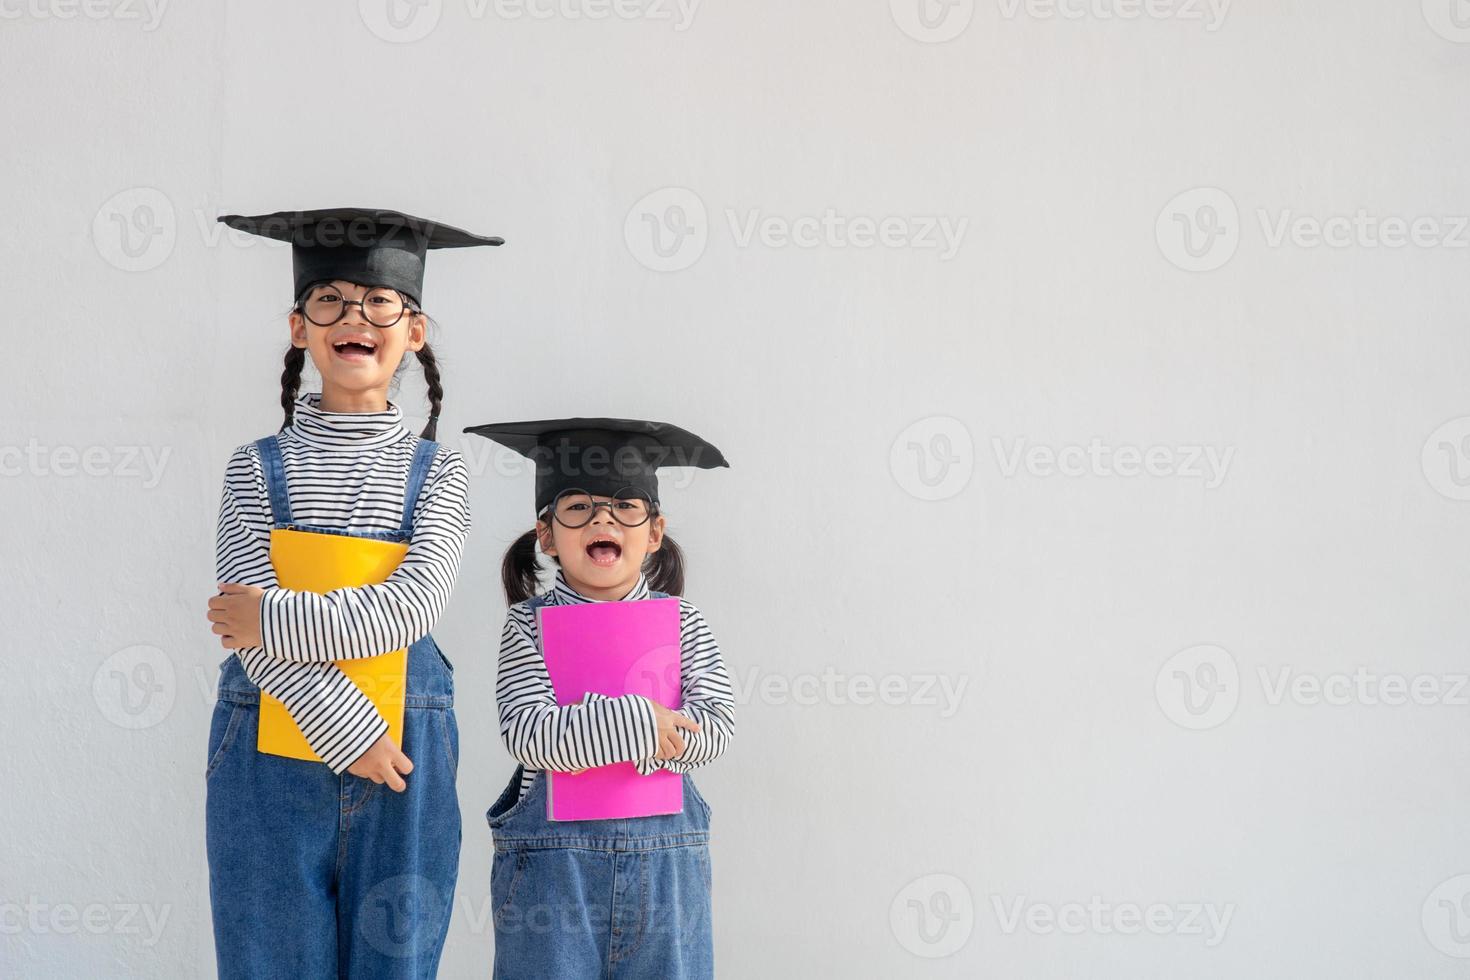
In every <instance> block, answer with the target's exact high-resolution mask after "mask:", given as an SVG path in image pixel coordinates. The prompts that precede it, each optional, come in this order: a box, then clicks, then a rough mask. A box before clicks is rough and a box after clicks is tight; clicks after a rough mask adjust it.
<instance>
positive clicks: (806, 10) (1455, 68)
mask: <svg viewBox="0 0 1470 980" xmlns="http://www.w3.org/2000/svg"><path fill="white" fill-rule="evenodd" d="M388 2H390V3H391V4H392V6H391V7H389V6H385V2H384V0H362V3H361V4H360V5H358V4H353V3H342V2H337V3H323V4H297V3H288V2H281V0H278V2H269V3H265V2H258V3H231V4H183V3H177V4H168V5H167V6H166V7H162V8H161V9H159V7H158V6H157V3H155V6H154V7H153V8H150V7H149V6H147V5H146V4H145V3H144V0H89V5H88V6H85V7H83V6H81V4H80V0H77V2H69V0H0V13H3V19H0V45H3V48H0V81H3V84H4V91H5V93H6V95H5V99H4V108H3V110H0V111H3V120H4V126H3V132H4V137H3V139H0V158H3V161H4V169H3V177H4V179H3V182H0V183H3V190H0V195H3V201H4V205H3V221H4V234H3V237H0V269H3V270H4V272H3V274H0V288H3V291H4V296H5V299H6V302H5V311H4V313H3V315H0V324H3V326H0V330H3V337H4V341H5V344H4V350H5V362H6V368H5V372H4V373H5V382H6V383H5V386H4V391H5V395H4V411H3V412H0V454H3V455H0V464H3V466H4V476H3V479H0V506H3V513H4V521H3V527H4V535H3V553H4V561H3V563H0V596H3V597H4V598H3V599H0V631H3V638H4V643H3V651H4V653H3V656H4V658H5V664H6V667H7V669H6V670H5V672H4V675H3V677H4V680H3V683H0V719H3V722H0V731H3V733H4V736H5V745H4V749H3V751H0V756H3V757H4V760H5V761H4V765H3V770H0V771H3V773H4V789H3V791H0V826H3V828H4V843H3V850H0V974H3V975H5V976H7V977H11V976H17V977H70V976H91V977H124V976H127V977H132V976H136V977H196V976H206V975H209V974H210V973H211V971H212V970H213V962H214V961H213V949H212V941H211V936H210V928H209V908H208V893H207V878H206V869H205V858H204V846H203V793H204V784H203V778H202V773H203V768H204V762H205V759H204V750H205V738H206V733H207V728H208V718H209V714H210V706H211V691H212V684H213V680H214V676H215V671H216V665H217V663H218V662H219V660H220V658H221V652H220V651H219V649H218V648H217V647H215V646H214V645H213V642H214V641H213V638H212V637H211V635H210V633H209V632H208V629H207V624H206V623H205V620H204V602H205V599H206V597H207V596H208V595H210V594H212V592H213V580H212V575H213V564H212V562H213V533H214V523H215V517H216V508H217V505H218V496H219V483H220V479H221V475H222V470H223V466H224V462H225V460H226V458H227V457H228V455H229V453H230V451H231V450H232V449H233V448H234V447H236V446H238V445H240V444H242V443H244V442H246V441H249V440H251V439H254V438H257V437H259V436H261V435H264V434H266V433H268V432H271V431H274V429H275V428H276V426H277V425H278V420H279V410H278V408H277V396H278V389H277V381H276V378H277V375H278V373H279V370H280V367H279V357H280V354H281V352H282V351H283V349H284V346H285V343H286V326H285V322H284V316H283V312H284V310H285V308H286V307H287V306H288V304H289V302H290V289H289V281H290V280H289V275H290V273H289V266H290V259H289V252H288V251H286V250H284V249H281V248H277V247H270V246H266V245H258V244H242V243H239V242H236V241H232V240H231V239H230V238H228V237H225V236H222V235H221V234H220V228H219V227H218V226H216V224H215V223H214V217H215V216H216V215H217V214H220V213H226V212H245V213H249V212H254V211H268V210H276V209H282V208H301V207H317V206H328V205H342V204H367V205H382V206H389V207H396V208H401V209H404V210H409V211H413V212H417V213H423V214H427V215H430V216H433V217H436V218H439V219H441V220H445V221H448V222H450V223H452V224H458V225H462V226H463V227H467V228H470V229H472V230H474V231H478V232H483V233H490V234H501V235H504V236H505V237H506V239H507V241H508V244H507V245H505V246H504V247H503V248H501V249H498V250H493V251H492V250H480V251H478V252H476V251H466V252H463V253H459V254H439V255H436V256H435V257H434V259H433V261H432V262H431V264H430V269H429V276H428V300H429V304H428V305H429V309H430V312H431V313H432V314H434V315H435V317H436V319H437V320H438V321H439V322H440V324H441V326H442V329H441V331H440V332H439V334H438V335H437V336H436V337H435V338H434V339H435V343H436V346H437V347H438V348H439V349H440V351H441V357H442V359H443V362H444V365H445V384H446V389H447V400H446V417H445V420H444V427H443V429H442V430H441V431H443V432H446V433H448V438H449V439H450V441H451V442H452V443H458V444H460V448H461V449H463V450H464V451H465V452H466V453H467V454H468V455H469V457H470V460H471V464H472V466H473V467H474V468H475V469H474V471H475V474H476V482H475V485H474V513H475V522H476V526H475V530H474V534H473V537H472V541H471V544H470V549H469V552H468V555H467V559H466V562H465V566H464V573H463V576H462V578H461V580H460V583H459V589H458V594H457V596H456V598H455V600H454V602H453V603H452V604H451V606H450V608H449V610H448V611H447V613H446V614H445V616H444V618H443V620H442V622H441V623H440V625H439V626H438V627H437V628H436V629H435V634H436V636H437V637H438V638H439V640H440V643H441V644H442V645H443V647H444V648H445V650H446V651H447V652H448V653H449V655H450V656H451V657H452V658H453V659H454V660H455V661H456V663H457V665H458V672H457V678H458V693H459V717H460V724H461V730H462V738H463V755H462V762H461V778H460V792H461V797H462V802H463V809H464V815H465V843H464V851H463V864H462V868H461V883H460V888H459V892H458V896H457V905H456V912H455V919H454V924H453V931H452V933H451V936H450V938H449V942H448V946H447V949H446V953H445V958H444V971H443V975H444V976H447V977H479V976H485V975H487V974H488V969H489V962H490V956H491V939H492V937H491V933H490V930H489V927H488V919H487V917H486V916H487V914H488V913H487V908H486V906H487V893H488V878H489V867H490V855H491V845H490V835H489V831H488V829H487V828H486V827H485V824H484V820H483V812H484V810H485V808H486V807H487V806H488V805H489V803H490V802H491V801H492V800H493V799H494V797H495V795H496V794H497V792H498V791H499V789H500V788H501V786H502V785H503V783H504V781H505V779H506V776H507V774H508V773H509V770H510V763H509V761H508V758H507V756H506V754H505V752H504V751H503V749H502V748H501V746H500V744H499V742H498V740H497V738H496V734H495V726H494V722H493V717H494V715H493V702H492V691H493V680H494V658H495V647H496V640H497V638H498V635H499V632H500V625H501V617H502V615H503V608H504V607H503V600H502V597H501V595H500V593H499V589H498V578H497V564H498V560H499V557H500V554H501V552H502V551H503V549H504V547H505V545H506V544H507V543H508V542H509V541H510V540H511V539H512V538H513V537H514V536H515V535H516V534H518V533H519V532H520V531H521V530H522V529H523V528H524V527H525V526H526V523H527V517H528V510H529V506H530V495H531V481H530V478H529V476H526V475H524V474H522V475H510V476H507V475H504V474H502V473H500V472H497V466H496V462H495V457H494V455H493V454H492V453H490V452H489V445H488V444H485V443H474V442H469V441H468V440H466V439H464V438H463V437H461V436H459V435H458V432H459V429H460V428H462V427H463V426H465V425H468V424H473V423H477V422H483V421H487V420H491V419H506V418H515V417H544V416H560V415H576V414H588V415H603V414H606V415H622V416H635V417H650V418H657V419H667V420H670V421H675V422H678V423H680V424H682V425H685V426H687V427H688V428H690V429H693V430H694V431H696V432H699V433H701V434H702V435H705V436H707V437H708V438H710V439H711V440H712V441H714V442H715V443H716V444H717V445H719V446H720V447H721V448H722V449H723V450H724V451H725V452H726V453H727V455H728V456H729V458H730V459H731V461H732V463H733V468H732V469H729V470H720V471H715V472H711V473H703V472H701V473H700V474H699V476H698V478H697V479H693V480H688V479H685V480H682V481H681V480H670V481H667V482H669V483H671V484H674V485H675V487H676V489H672V490H671V491H670V492H669V493H668V495H667V496H668V506H669V510H670V512H671V519H672V533H673V534H674V535H675V536H676V538H677V539H679V540H680V541H681V542H682V543H683V544H684V546H685V547H686V549H687V551H688V556H689V560H690V568H691V575H690V583H689V595H690V597H691V598H692V599H694V600H695V601H696V602H697V603H698V604H699V605H700V606H701V607H702V608H703V609H704V610H705V613H706V615H707V617H708V619H709V620H710V622H711V624H712V626H713V627H714V629H715V631H716V633H717V635H718V636H719V638H720V640H721V641H722V645H723V647H724V650H725V654H726V657H727V660H728V662H729V665H730V668H731V670H732V672H733V673H734V675H735V677H736V679H737V683H738V684H739V685H740V686H741V688H742V692H743V693H742V697H741V704H740V708H739V718H738V731H737V736H738V737H737V739H736V741H735V743H734V746H733V748H732V750H731V752H730V753H729V754H728V755H727V756H726V757H725V758H724V759H722V760H721V761H720V762H719V763H718V764H716V765H714V766H712V767H711V768H710V769H708V770H707V771H706V772H705V773H703V774H702V775H701V777H700V783H701V786H702V787H703V788H704V792H705V794H706V796H707V797H708V798H709V799H710V800H711V802H712V804H713V806H714V808H715V830H716V835H717V838H718V840H717V842H716V844H715V845H714V864H715V879H716V898H715V901H716V911H717V917H718V922H717V927H716V944H717V951H718V959H719V962H720V967H721V975H722V976H726V977H737V978H739V977H767V976H769V977H798V976H844V977H865V978H866V977H874V978H879V977H882V978H887V977H935V978H939V977H972V976H982V975H983V976H987V977H1005V978H1033V977H1034V978H1053V977H1063V976H1066V977H1084V976H1085V977H1098V978H1102V977H1107V978H1130V980H1131V978H1143V977H1158V978H1165V977H1167V978H1177V977H1190V978H1225V977H1230V978H1244V977H1251V978H1256V977H1280V978H1307V977H1312V978H1319V977H1320V978H1338V977H1410V976H1412V977H1422V978H1430V977H1454V976H1463V975H1464V973H1465V971H1466V969H1467V965H1466V963H1465V961H1464V960H1463V959H1462V957H1465V956H1467V955H1470V877H1466V876H1467V875H1470V835H1467V834H1466V832H1465V823H1464V814H1465V812H1466V807H1467V805H1470V782H1467V780H1466V778H1465V773H1466V770H1467V765H1470V739H1467V738H1466V733H1467V719H1470V704H1467V701H1470V690H1467V689H1466V688H1465V687H1463V686H1462V685H1463V680H1464V678H1465V674H1466V671H1467V669H1470V668H1467V660H1466V645H1467V644H1466V641H1467V628H1466V618H1465V614H1464V609H1465V604H1464V596H1465V594H1466V588H1467V585H1470V567H1467V562H1466V560H1465V553H1466V552H1465V547H1464V542H1465V541H1466V540H1467V536H1470V503H1467V502H1466V500H1467V498H1470V387H1467V384H1466V381H1465V378H1466V369H1467V364H1470V330H1467V329H1466V328H1467V313H1466V311H1467V310H1470V275H1467V265H1466V263H1467V258H1470V247H1467V246H1470V231H1467V229H1466V224H1467V218H1466V215H1470V192H1467V178H1470V166H1467V163H1466V161H1467V160H1470V128H1467V126H1466V125H1465V123H1466V114H1465V106H1466V105H1467V104H1470V9H1467V8H1466V4H1465V3H1464V2H1463V0H1458V2H1459V6H1458V8H1456V7H1455V6H1454V4H1453V3H1452V0H1424V2H1423V3H1422V5H1421V3H1420V2H1419V0H1398V2H1388V0H1352V2H1348V0H1290V2H1265V0H1236V2H1234V3H1231V4H1228V5H1227V6H1225V7H1223V8H1222V7H1220V6H1219V2H1220V0H1217V2H1216V5H1215V6H1214V7H1211V6H1209V5H1208V4H1207V3H1205V2H1204V0H1147V2H1143V0H1070V2H1069V0H1060V2H1061V4H1062V5H1061V6H1060V7H1058V6H1054V5H1048V4H1046V3H1044V2H1043V0H995V2H993V3H992V2H986V3H973V2H972V0H953V2H950V3H949V4H948V5H947V6H946V5H943V4H940V3H938V2H937V0H925V2H926V3H928V4H929V5H928V6H927V7H925V8H922V11H921V8H920V7H919V6H918V0H893V2H892V3H891V4H890V3H887V2H885V0H866V2H863V3H853V2H850V0H845V2H839V0H817V2H808V3H799V4H781V3H756V4H752V3H744V4H741V3H729V2H721V0H704V2H703V3H700V4H698V5H697V6H696V7H695V8H694V9H693V10H692V12H691V11H689V10H688V8H687V7H686V8H685V9H684V10H683V11H681V10H680V8H679V7H678V6H676V5H675V4H674V3H673V0H668V2H667V3H665V2H663V0H660V3H659V4H657V5H654V4H653V3H652V0H623V2H622V3H620V5H619V6H617V7H613V6H611V5H607V4H604V5H601V6H599V5H598V0H555V2H553V0H525V3H524V4H522V3H519V2H512V0H502V2H500V4H499V5H498V6H497V5H496V3H494V2H488V0H487V2H481V0H423V2H421V3H419V4H418V5H417V6H410V5H408V4H405V3H403V2H402V0H388ZM533 12H534V14H535V15H534V16H533V15H532V14H533ZM921 12H922V13H923V15H924V19H921V17H920V14H921ZM390 14H391V15H392V17H393V19H392V20H390V19H389V15H390ZM383 130H388V131H391V132H394V133H397V134H399V135H398V136H397V138H395V139H393V140H391V141H389V142H388V143H387V144H383V143H381V142H380V141H379V140H378V139H377V138H376V137H374V138H372V139H369V138H368V137H369V134H374V133H377V132H380V131H383ZM648 195H653V196H652V197H648ZM1180 195H1183V196H1180ZM812 219H816V220H817V221H818V222H821V221H825V226H822V225H821V224H814V223H813V221H812ZM752 222H754V223H755V224H754V226H752ZM931 226H933V227H935V228H942V227H947V228H949V229H950V233H951V235H952V236H953V237H954V239H955V240H954V241H952V242H950V243H948V244H946V243H945V240H944V238H943V236H942V235H941V234H940V233H939V232H938V231H937V230H930V229H931ZM752 227H754V228H755V231H754V232H753V233H750V232H751V229H752ZM683 228H688V229H692V233H690V234H683V235H681V234H679V229H683ZM655 229H657V237H655V234H654V231H655ZM783 230H785V231H789V232H792V233H794V234H796V235H798V236H804V237H803V238H802V240H803V241H804V242H806V244H802V245H798V244H792V243H790V242H788V241H787V240H785V239H783V237H782V233H783ZM814 230H815V232H816V237H815V239H813V238H811V237H810V236H809V235H808V234H807V233H809V232H812V231H814ZM879 230H881V231H882V232H883V235H884V238H883V240H880V241H875V238H876V237H877V236H876V235H875V231H879ZM1314 230H1315V231H1316V232H1317V233H1318V234H1317V235H1316V237H1314ZM1324 235H1325V236H1326V238H1328V239H1330V240H1331V242H1332V244H1327V243H1325V242H1324V241H1323V240H1322V239H1323V236H1324ZM1395 242H1397V244H1394V243H1395ZM935 246H937V247H935ZM401 401H402V403H403V404H404V405H405V407H406V408H407V409H408V410H409V412H410V413H412V414H414V415H417V416H419V417H420V418H421V417H422V415H423V414H424V410H423V407H422V406H423V397H422V383H421V379H420V377H419V374H418V372H417V369H416V368H415V369H413V370H412V371H411V372H410V373H409V374H408V375H407V376H406V379H405V382H404V387H403V391H402V394H401ZM1093 447H1095V448H1093ZM1120 450H1121V453H1120ZM1150 451H1152V455H1148V454H1149V453H1150ZM1018 453H1019V455H1017V454H1018ZM1048 453H1057V454H1060V457H1061V463H1062V465H1063V466H1064V468H1065V470H1066V471H1067V472H1062V471H1061V470H1059V469H1057V468H1055V467H1050V466H1049V465H1048V463H1047V458H1048V457H1047V454H1048ZM1130 453H1137V454H1138V455H1137V456H1136V457H1130V455H1129V454H1130ZM1210 454H1214V455H1213V456H1211V455H1210ZM1196 456H1198V457H1199V459H1198V460H1196V459H1195V457H1196ZM1140 459H1144V460H1146V461H1147V462H1148V466H1149V470H1150V471H1149V472H1136V471H1137V470H1138V469H1139V467H1140V465H1141V463H1140ZM1211 460H1213V462H1211ZM84 463H85V464H86V465H85V467H84V466H83V464H84ZM1129 474H1132V475H1129ZM931 685H932V686H931ZM945 685H948V687H947V688H946V687H945ZM1283 685H1285V686H1284V687H1283ZM1314 685H1325V687H1326V690H1327V692H1328V694H1327V695H1321V694H1314V690H1315V688H1314ZM946 690H948V691H949V692H951V697H950V698H949V699H948V700H946V698H945V696H944V694H943V692H944V691H946ZM874 691H879V692H883V693H885V694H886V698H884V697H876V696H874V693H873V692H874ZM1406 691H1407V692H1408V693H1407V695H1406V694H1405V692H1406ZM885 700H886V701H887V702H896V703H885ZM1329 700H1331V701H1333V702H1339V703H1328V701H1329ZM1394 702H1397V703H1394ZM1212 915H1213V916H1214V919H1213V920H1212V918H1211V916H1212ZM1058 921H1060V922H1061V923H1062V925H1058V924H1056V923H1057V922H1058ZM1150 923H1152V926H1153V928H1152V929H1150V928H1149V924H1150Z"/></svg>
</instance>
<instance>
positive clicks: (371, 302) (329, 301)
mask: <svg viewBox="0 0 1470 980" xmlns="http://www.w3.org/2000/svg"><path fill="white" fill-rule="evenodd" d="M349 306H356V307H360V308H361V309H362V318H363V319H364V320H366V321H367V322H368V323H371V324H372V325H373V326H375V327H391V326H393V324H395V323H397V322H398V321H399V320H401V319H403V314H405V313H417V312H418V310H415V309H414V308H413V307H411V306H409V305H408V303H407V302H406V301H405V300H404V298H403V294H402V293H400V292H399V291H398V290H396V289H389V288H388V287H386V286H378V287H376V288H374V289H369V290H368V291H367V295H365V296H363V298H362V299H348V298H347V297H345V296H343V295H342V291H341V290H340V289H338V288H337V287H336V286H315V287H313V288H312V289H311V291H310V292H308V293H307V294H306V299H304V300H302V301H301V302H300V303H299V304H297V307H296V308H297V309H298V310H300V311H301V314H302V315H303V316H305V317H306V319H307V320H309V321H311V322H312V323H314V324H316V325H317V326H319V327H330V326H331V325H332V324H334V323H336V322H337V321H338V320H340V319H342V318H343V317H344V316H346V315H347V308H348V307H349Z"/></svg>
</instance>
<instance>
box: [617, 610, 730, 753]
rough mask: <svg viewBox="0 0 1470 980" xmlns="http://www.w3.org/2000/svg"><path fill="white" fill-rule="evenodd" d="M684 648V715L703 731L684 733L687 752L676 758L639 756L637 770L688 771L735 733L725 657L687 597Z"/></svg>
mask: <svg viewBox="0 0 1470 980" xmlns="http://www.w3.org/2000/svg"><path fill="white" fill-rule="evenodd" d="M679 651H680V652H679V675H680V687H681V688H682V699H681V705H680V707H679V713H680V714H683V715H688V716H689V717H690V718H692V719H694V720H695V721H697V722H699V725H700V730H699V731H697V732H688V731H681V732H680V733H679V734H680V735H682V736H683V738H684V751H683V752H681V753H679V754H678V755H676V756H674V758H672V759H654V758H652V755H653V753H649V755H648V756H644V757H641V758H639V759H637V760H636V766H637V769H638V771H639V772H640V773H642V774H643V775H645V776H646V775H648V774H649V773H651V772H653V771H655V770H658V769H668V770H670V771H672V772H689V771H690V770H691V769H696V768H698V767H699V766H702V765H704V764H705V763H707V762H712V761H714V760H715V759H717V758H719V756H720V754H721V753H722V752H724V751H725V747H726V746H727V745H729V744H730V739H731V738H732V737H734V735H735V694H734V691H733V689H732V688H731V687H730V675H729V674H728V673H726V672H725V659H724V658H723V657H722V656H720V646H719V644H718V643H716V642H715V636H714V634H713V633H711V632H710V628H709V624H707V623H706V622H705V621H704V614H703V613H701V612H700V611H699V609H698V608H697V607H696V606H695V605H694V603H692V602H690V601H689V600H687V599H684V598H680V600H679Z"/></svg>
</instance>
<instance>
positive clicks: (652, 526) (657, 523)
mask: <svg viewBox="0 0 1470 980" xmlns="http://www.w3.org/2000/svg"><path fill="white" fill-rule="evenodd" d="M667 523H668V522H667V521H665V520H664V515H662V514H660V515H658V516H657V517H655V518H654V519H653V520H651V521H649V522H648V553H649V554H653V553H654V552H655V551H657V550H658V549H659V548H660V547H662V546H663V543H664V527H665V525H666V524H667Z"/></svg>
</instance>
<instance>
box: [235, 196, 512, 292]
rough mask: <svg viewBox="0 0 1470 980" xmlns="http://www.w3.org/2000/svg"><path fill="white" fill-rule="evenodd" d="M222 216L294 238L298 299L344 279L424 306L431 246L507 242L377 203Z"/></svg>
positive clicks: (279, 237) (252, 229)
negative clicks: (315, 285) (376, 205)
mask: <svg viewBox="0 0 1470 980" xmlns="http://www.w3.org/2000/svg"><path fill="white" fill-rule="evenodd" d="M219 220H220V221H223V222H224V223H225V224H226V225H228V226H229V227H231V228H234V229H236V230H237V231H243V232H248V233H249V234H252V235H260V236H262V237H264V238H271V239H274V240H276V241H278V242H290V243H291V264H292V266H293V268H294V270H295V275H296V291H295V293H293V296H295V297H296V298H300V296H301V294H302V293H303V292H305V290H306V287H308V286H310V285H311V284H312V283H317V282H324V281H328V280H332V279H345V280H347V281H348V282H355V283H358V284H360V285H363V286H387V287H389V288H391V289H396V290H398V291H399V292H401V293H404V294H405V295H407V296H408V297H410V298H411V299H412V300H413V302H414V303H415V304H418V305H422V303H423V290H424V255H425V253H427V252H428V250H429V249H431V248H467V247H469V246H472V245H501V244H504V242H505V239H503V238H488V237H486V236H484V235H474V234H471V233H470V232H467V231H461V230H460V229H458V228H452V227H450V226H449V225H441V224H439V223H438V222H436V221H430V220H428V219H427V218H416V217H414V216H413V215H411V214H404V213H402V212H401V211H383V210H380V209H378V208H319V209H317V210H315V211H277V212H275V213H274V214H256V215H242V214H226V215H221V216H220V218H219Z"/></svg>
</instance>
